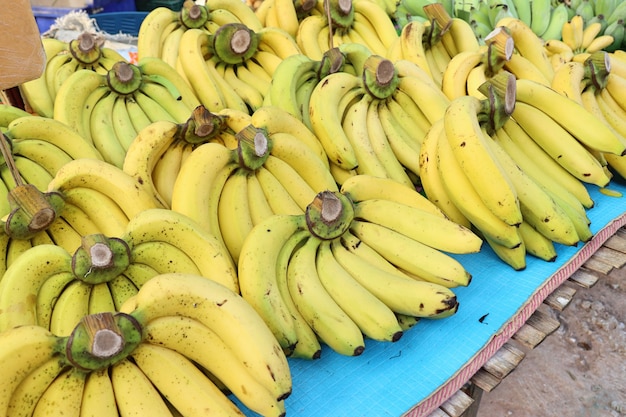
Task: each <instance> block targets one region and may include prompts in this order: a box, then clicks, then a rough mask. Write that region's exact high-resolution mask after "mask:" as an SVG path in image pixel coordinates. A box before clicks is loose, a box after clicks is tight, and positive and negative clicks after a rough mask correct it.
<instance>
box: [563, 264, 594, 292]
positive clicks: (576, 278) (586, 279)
mask: <svg viewBox="0 0 626 417" xmlns="http://www.w3.org/2000/svg"><path fill="white" fill-rule="evenodd" d="M569 280H570V281H572V282H575V283H576V284H578V285H580V286H581V287H584V288H591V287H593V286H594V285H595V284H596V282H598V277H597V276H596V275H595V274H593V273H591V271H589V270H587V269H585V268H580V269H577V270H576V272H574V273H573V274H572V276H570V277H569Z"/></svg>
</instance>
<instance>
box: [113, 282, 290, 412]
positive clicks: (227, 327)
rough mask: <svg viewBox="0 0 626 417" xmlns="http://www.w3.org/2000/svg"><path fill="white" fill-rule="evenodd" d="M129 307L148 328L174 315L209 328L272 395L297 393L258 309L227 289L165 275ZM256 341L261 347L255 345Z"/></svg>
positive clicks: (149, 284) (152, 283)
mask: <svg viewBox="0 0 626 417" xmlns="http://www.w3.org/2000/svg"><path fill="white" fill-rule="evenodd" d="M172 300H179V302H177V303H172ZM129 305H130V306H135V308H134V309H133V310H132V312H129V314H131V315H133V316H134V317H135V318H136V319H137V320H139V322H140V323H144V324H147V323H149V322H150V321H151V320H153V319H156V318H158V317H164V316H171V315H181V316H186V317H189V318H193V319H196V320H198V321H200V322H202V323H204V324H205V325H207V326H208V327H209V328H210V329H212V330H214V331H215V332H216V333H217V334H218V335H219V336H220V337H221V338H222V339H223V340H224V342H225V343H226V344H227V345H228V346H229V347H230V348H231V350H232V351H233V353H234V354H235V355H236V356H237V358H238V359H239V360H240V361H242V363H244V364H245V365H246V367H247V368H248V369H249V371H250V372H252V373H253V374H254V375H255V376H256V378H257V379H258V380H259V381H262V382H263V383H264V384H267V385H266V386H267V387H270V388H271V389H272V393H273V394H274V395H275V398H276V399H277V400H279V401H280V400H282V399H285V398H286V397H287V396H288V395H289V394H290V393H291V376H290V373H289V367H288V363H287V360H286V357H285V356H284V354H283V352H282V349H281V348H280V346H279V345H278V342H277V341H276V339H275V338H274V336H273V334H272V332H271V331H270V330H269V328H268V327H267V325H265V323H264V322H263V320H262V319H261V317H260V316H259V315H258V314H257V313H256V311H255V310H254V309H253V308H252V306H250V305H249V304H247V302H246V301H245V300H244V299H243V298H242V297H241V296H240V295H238V294H237V293H234V292H232V291H230V290H229V289H227V288H226V287H224V286H222V285H220V284H218V283H216V282H214V281H212V280H209V279H206V278H204V277H199V276H193V275H188V274H164V275H160V276H156V277H154V278H152V279H151V280H149V281H148V282H146V284H144V286H143V287H141V289H140V290H139V293H138V294H137V296H136V297H135V299H134V300H133V303H129ZM226 306H227V308H225V307H226ZM124 310H125V308H123V309H122V311H124ZM250 340H255V341H256V342H255V343H254V345H251V344H250V343H249V341H250Z"/></svg>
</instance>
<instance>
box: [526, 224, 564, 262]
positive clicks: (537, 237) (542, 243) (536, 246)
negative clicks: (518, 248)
mask: <svg viewBox="0 0 626 417" xmlns="http://www.w3.org/2000/svg"><path fill="white" fill-rule="evenodd" d="M518 231H519V233H520V236H521V237H522V241H523V242H524V246H525V248H526V253H528V254H530V255H532V256H534V257H536V258H539V259H542V260H544V261H546V262H554V261H555V260H556V258H557V256H558V255H557V252H556V249H555V247H554V242H553V241H552V240H550V239H548V238H547V237H545V236H544V235H542V234H541V233H539V232H538V231H537V230H535V229H534V228H533V227H532V226H531V225H529V224H528V223H526V222H522V224H520V226H519V229H518Z"/></svg>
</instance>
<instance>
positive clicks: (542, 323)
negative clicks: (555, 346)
mask: <svg viewBox="0 0 626 417" xmlns="http://www.w3.org/2000/svg"><path fill="white" fill-rule="evenodd" d="M526 324H528V325H529V326H533V327H534V328H535V329H537V330H539V331H540V332H542V333H544V334H545V335H546V336H547V335H549V334H551V333H552V332H554V331H555V330H556V329H558V328H559V327H560V326H561V322H559V321H558V320H557V319H555V318H553V317H550V316H549V315H548V314H546V313H544V312H542V311H540V310H537V311H535V312H534V313H533V315H532V316H530V317H529V318H528V320H526Z"/></svg>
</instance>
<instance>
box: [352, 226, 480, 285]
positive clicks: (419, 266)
mask: <svg viewBox="0 0 626 417" xmlns="http://www.w3.org/2000/svg"><path fill="white" fill-rule="evenodd" d="M350 230H351V231H352V233H354V234H355V235H356V236H357V237H358V238H359V239H361V240H363V241H364V242H365V243H367V244H368V245H369V246H371V247H372V248H373V249H375V250H376V251H377V252H379V253H380V254H381V255H382V256H383V257H385V258H386V259H387V260H388V261H389V262H391V263H393V264H395V265H396V266H398V267H399V268H402V269H403V270H406V271H408V272H410V273H412V274H413V275H416V276H418V277H420V279H422V280H425V281H429V282H433V283H437V284H440V285H443V286H446V287H450V288H451V287H456V286H459V285H460V286H466V285H468V284H469V282H470V279H471V275H470V274H469V272H467V271H466V270H465V269H464V268H463V266H462V265H461V264H460V263H459V262H458V261H457V260H456V259H454V258H453V257H451V256H450V255H448V254H446V253H444V252H441V251H439V250H437V249H434V248H431V247H430V246H427V245H426V244H424V243H422V242H420V241H417V240H415V239H413V238H411V237H408V236H406V235H403V234H402V233H399V232H396V231H394V230H392V229H389V228H387V227H385V226H381V225H379V224H375V223H369V222H365V221H361V220H354V221H353V222H352V224H351V226H350ZM376 239H379V240H378V241H374V240H376ZM393 239H395V242H396V243H394V244H392V240H393ZM384 245H387V246H385V247H383V246H384ZM410 253H413V256H417V255H416V254H418V253H419V254H420V255H419V259H420V261H419V262H416V261H415V259H416V258H415V257H412V256H411V255H410Z"/></svg>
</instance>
